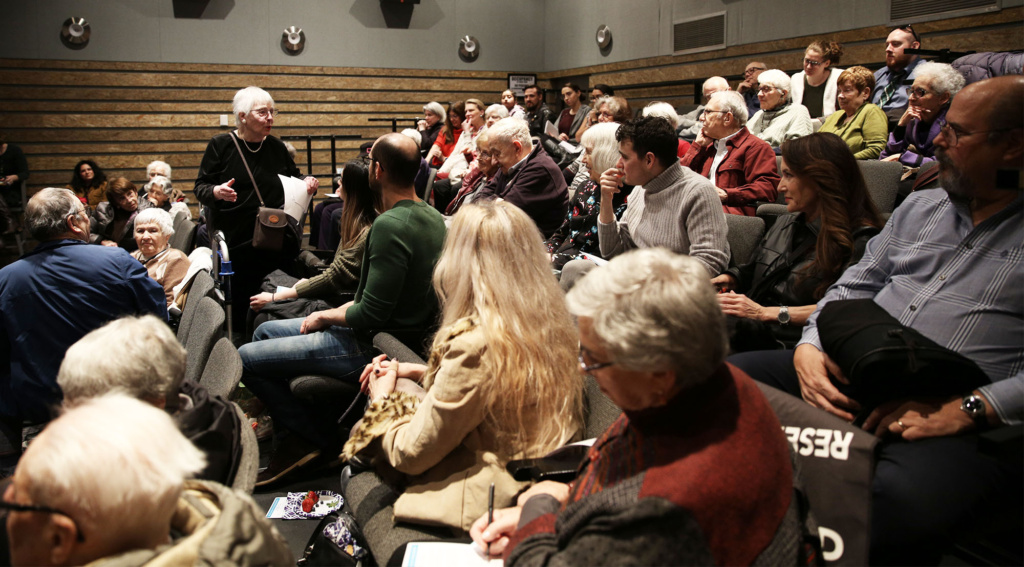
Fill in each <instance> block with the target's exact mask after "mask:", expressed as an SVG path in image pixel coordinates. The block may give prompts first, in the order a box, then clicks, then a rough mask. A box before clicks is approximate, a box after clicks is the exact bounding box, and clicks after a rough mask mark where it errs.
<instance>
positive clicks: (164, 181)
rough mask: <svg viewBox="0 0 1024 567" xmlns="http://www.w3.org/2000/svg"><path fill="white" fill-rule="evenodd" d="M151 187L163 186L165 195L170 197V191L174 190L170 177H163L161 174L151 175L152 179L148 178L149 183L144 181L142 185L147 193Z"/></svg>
mask: <svg viewBox="0 0 1024 567" xmlns="http://www.w3.org/2000/svg"><path fill="white" fill-rule="evenodd" d="M153 187H161V188H163V190H164V193H166V194H167V197H170V196H171V191H173V190H174V184H173V183H171V180H170V178H168V177H164V176H163V175H155V176H153V179H150V180H149V183H146V184H145V185H144V186H143V188H144V189H145V190H146V192H147V193H148V192H149V190H150V189H152V188H153Z"/></svg>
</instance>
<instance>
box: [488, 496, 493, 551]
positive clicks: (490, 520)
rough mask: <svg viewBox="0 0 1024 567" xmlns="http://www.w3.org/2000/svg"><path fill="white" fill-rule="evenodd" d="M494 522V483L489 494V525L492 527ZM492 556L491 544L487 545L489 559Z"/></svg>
mask: <svg viewBox="0 0 1024 567" xmlns="http://www.w3.org/2000/svg"><path fill="white" fill-rule="evenodd" d="M493 522H494V483H493V482H492V483H491V489H490V491H488V493H487V525H488V526H489V525H491V523H493ZM490 556H491V544H490V542H488V543H487V557H490Z"/></svg>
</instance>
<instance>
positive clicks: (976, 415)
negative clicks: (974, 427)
mask: <svg viewBox="0 0 1024 567" xmlns="http://www.w3.org/2000/svg"><path fill="white" fill-rule="evenodd" d="M960 411H962V412H964V413H966V414H967V415H968V416H970V418H971V419H972V420H973V421H974V423H976V424H978V425H984V424H985V423H986V420H985V400H983V399H981V398H980V397H979V396H975V395H974V394H967V395H966V396H964V399H963V401H961V402H960Z"/></svg>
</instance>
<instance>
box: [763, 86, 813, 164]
mask: <svg viewBox="0 0 1024 567" xmlns="http://www.w3.org/2000/svg"><path fill="white" fill-rule="evenodd" d="M757 80H758V83H760V85H761V86H760V88H759V90H758V93H757V100H758V101H760V103H761V110H758V111H757V113H756V114H754V115H753V116H752V117H750V120H747V130H750V133H751V134H753V135H755V136H757V137H758V138H761V139H762V140H764V141H765V142H768V144H769V145H770V146H771V147H773V148H778V147H779V146H781V145H782V142H785V141H786V140H792V139H793V138H801V137H803V136H807V135H808V134H812V133H814V122H813V121H812V120H811V115H810V114H809V113H808V112H807V108H806V107H804V106H803V105H800V104H796V103H794V102H792V101H791V99H790V84H791V82H790V78H789V75H787V74H785V73H783V72H782V71H780V70H778V69H769V70H767V71H765V72H763V73H761V75H760V76H759V77H758V78H757Z"/></svg>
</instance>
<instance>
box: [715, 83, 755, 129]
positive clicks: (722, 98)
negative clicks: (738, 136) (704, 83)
mask: <svg viewBox="0 0 1024 567" xmlns="http://www.w3.org/2000/svg"><path fill="white" fill-rule="evenodd" d="M713 100H717V101H719V102H721V104H722V110H724V111H726V112H730V113H732V115H733V116H734V117H735V118H736V122H737V123H738V124H739V125H740V126H743V125H744V124H746V123H747V119H748V118H750V115H749V113H748V112H747V103H746V101H745V100H743V95H741V94H740V93H738V92H736V91H718V92H717V93H715V94H713V95H711V98H709V99H708V104H709V105H710V104H711V101H713Z"/></svg>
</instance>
